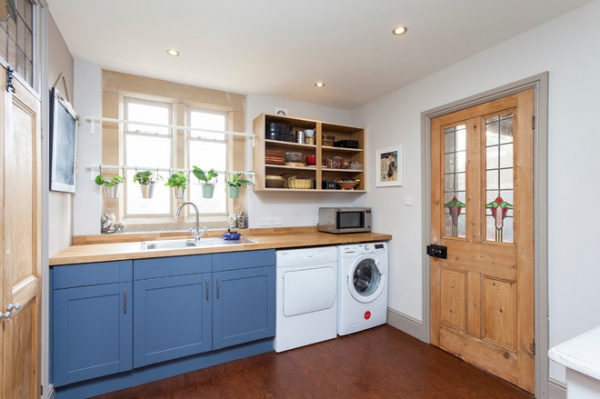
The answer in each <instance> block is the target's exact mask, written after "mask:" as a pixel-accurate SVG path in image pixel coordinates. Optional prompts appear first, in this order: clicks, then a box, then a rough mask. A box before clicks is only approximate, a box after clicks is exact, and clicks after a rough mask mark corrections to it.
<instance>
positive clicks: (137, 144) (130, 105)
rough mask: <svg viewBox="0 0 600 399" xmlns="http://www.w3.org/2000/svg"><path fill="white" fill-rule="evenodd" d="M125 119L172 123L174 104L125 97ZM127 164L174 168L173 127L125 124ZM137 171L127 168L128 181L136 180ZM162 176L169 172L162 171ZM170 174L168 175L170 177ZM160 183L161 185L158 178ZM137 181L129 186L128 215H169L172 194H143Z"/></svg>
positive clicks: (127, 187)
mask: <svg viewBox="0 0 600 399" xmlns="http://www.w3.org/2000/svg"><path fill="white" fill-rule="evenodd" d="M125 119H126V120H128V121H136V122H146V123H153V124H157V125H163V126H164V125H170V124H171V106H170V105H169V104H164V103H159V102H155V101H143V100H139V99H133V98H125ZM124 132H125V134H124V136H125V145H124V147H125V157H124V159H125V163H124V165H125V166H133V167H140V171H143V170H146V169H150V170H153V168H167V169H168V168H171V167H173V166H172V156H171V154H172V148H173V137H172V134H171V129H169V128H165V127H154V126H150V125H142V124H134V123H127V124H125V125H124ZM135 173H136V171H135V170H131V169H129V170H127V174H126V176H124V177H125V180H126V181H127V182H133V175H134V174H135ZM159 175H165V173H164V172H160V173H159ZM167 177H168V176H167ZM156 184H160V181H158V182H157V183H156ZM137 186H138V185H137V184H129V185H126V186H125V187H126V190H125V217H126V218H131V217H139V216H142V215H146V216H159V215H162V216H169V215H170V213H171V195H170V194H171V193H170V192H169V190H158V189H156V188H155V190H154V195H153V197H152V201H149V200H148V199H145V198H143V197H142V193H141V190H140V188H139V187H137Z"/></svg>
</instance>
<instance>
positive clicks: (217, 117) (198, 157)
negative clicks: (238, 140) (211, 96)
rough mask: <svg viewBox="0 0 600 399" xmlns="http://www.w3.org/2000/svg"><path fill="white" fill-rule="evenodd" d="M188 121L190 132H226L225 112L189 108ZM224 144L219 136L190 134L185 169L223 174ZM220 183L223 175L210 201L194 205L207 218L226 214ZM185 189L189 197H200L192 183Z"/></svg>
mask: <svg viewBox="0 0 600 399" xmlns="http://www.w3.org/2000/svg"><path fill="white" fill-rule="evenodd" d="M188 118H189V121H190V127H192V128H194V129H206V130H227V113H225V112H218V111H210V110H202V109H193V108H192V109H189V112H188ZM226 140H227V137H226V136H225V135H223V134H218V133H210V132H206V131H201V130H191V131H190V134H189V135H188V165H190V167H192V166H194V165H195V166H198V167H199V168H201V169H202V170H204V171H208V170H209V169H211V168H212V169H215V170H217V171H224V170H227V141H226ZM192 180H193V179H192ZM224 180H225V179H224V177H223V175H220V176H219V179H218V180H217V185H216V187H215V193H214V196H213V198H212V199H206V200H204V201H201V202H199V203H198V204H197V206H198V210H199V211H200V213H204V214H207V215H210V214H225V213H226V212H227V201H226V198H225V182H224ZM189 186H190V195H191V197H192V198H200V197H201V195H202V193H201V187H200V185H199V184H195V182H194V183H192V184H190V185H189Z"/></svg>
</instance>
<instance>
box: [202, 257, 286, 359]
mask: <svg viewBox="0 0 600 399" xmlns="http://www.w3.org/2000/svg"><path fill="white" fill-rule="evenodd" d="M248 254H251V256H248ZM271 254H272V255H273V256H275V255H274V251H273V252H272V253H271V251H255V252H254V253H248V252H234V253H227V254H215V255H214V259H213V276H212V280H213V287H214V302H213V349H220V348H226V347H228V346H232V345H238V344H241V343H244V342H250V341H254V340H258V339H262V338H266V337H274V336H275V291H274V290H272V289H270V288H271V287H275V268H274V267H272V266H270V265H274V264H275V259H270V255H271ZM239 265H245V266H247V268H245V269H240V268H239Z"/></svg>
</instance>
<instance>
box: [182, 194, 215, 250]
mask: <svg viewBox="0 0 600 399" xmlns="http://www.w3.org/2000/svg"><path fill="white" fill-rule="evenodd" d="M186 205H191V206H192V208H194V211H196V228H195V229H193V228H190V229H189V230H188V231H189V233H190V234H191V235H192V236H194V241H195V242H198V241H200V237H202V236H203V235H204V233H206V230H208V227H203V228H202V230H200V212H198V207H197V206H196V204H194V203H193V202H189V201H188V202H184V203H183V204H181V205H179V207H178V208H177V216H179V215H180V214H181V209H182V208H183V207H184V206H186Z"/></svg>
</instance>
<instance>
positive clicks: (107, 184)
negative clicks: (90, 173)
mask: <svg viewBox="0 0 600 399" xmlns="http://www.w3.org/2000/svg"><path fill="white" fill-rule="evenodd" d="M95 182H96V184H97V185H99V186H103V187H104V196H105V197H106V198H109V199H114V198H119V185H120V184H121V183H124V182H125V180H123V178H122V177H121V176H114V177H113V178H112V179H106V178H105V177H104V176H102V175H101V174H100V175H98V176H96V180H95Z"/></svg>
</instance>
